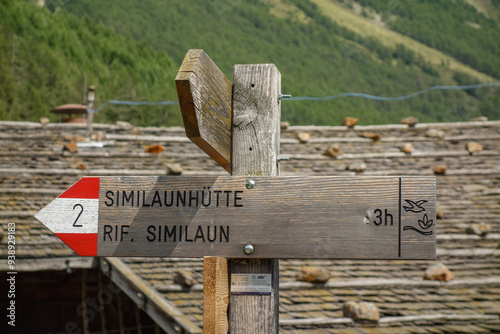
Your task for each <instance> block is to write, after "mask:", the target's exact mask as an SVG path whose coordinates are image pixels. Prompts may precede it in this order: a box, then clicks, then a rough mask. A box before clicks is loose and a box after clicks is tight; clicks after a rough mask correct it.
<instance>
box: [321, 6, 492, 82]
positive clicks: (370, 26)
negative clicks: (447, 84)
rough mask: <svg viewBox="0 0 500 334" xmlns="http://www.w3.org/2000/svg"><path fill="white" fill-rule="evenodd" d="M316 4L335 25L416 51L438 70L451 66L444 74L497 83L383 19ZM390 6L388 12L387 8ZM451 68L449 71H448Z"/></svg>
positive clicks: (342, 8) (385, 43) (487, 75)
mask: <svg viewBox="0 0 500 334" xmlns="http://www.w3.org/2000/svg"><path fill="white" fill-rule="evenodd" d="M312 1H313V2H314V3H316V4H317V5H318V7H319V8H320V9H321V11H322V13H323V14H324V15H325V16H328V17H329V18H331V19H332V20H333V21H334V22H336V23H338V24H340V25H342V26H344V27H346V28H347V29H349V30H352V31H354V32H356V33H358V34H360V35H361V36H367V37H374V38H377V39H378V40H380V41H381V42H382V43H383V44H384V45H386V46H388V47H396V46H397V45H398V44H402V45H404V46H405V47H406V48H407V49H408V50H412V51H414V52H415V53H416V54H419V55H421V56H422V57H423V58H424V59H425V60H426V61H428V62H429V63H430V64H432V65H434V66H436V67H437V66H439V65H441V64H443V63H445V64H447V66H446V68H444V69H443V70H442V71H443V72H451V73H453V72H456V71H459V72H463V73H465V74H468V75H469V76H470V77H471V78H474V79H476V80H479V81H480V82H490V81H496V79H495V78H493V77H491V76H490V75H491V74H485V73H482V72H480V71H478V70H476V69H475V68H472V67H471V66H469V65H466V64H464V63H462V62H460V61H458V60H457V59H455V58H453V57H451V56H450V55H447V54H446V53H443V52H442V51H440V50H438V49H436V48H432V47H429V46H428V45H426V44H423V43H421V42H419V41H417V40H415V39H413V38H411V37H409V36H406V35H403V34H401V33H399V32H397V31H394V30H391V29H390V28H389V27H387V25H386V24H383V22H381V21H380V20H377V21H375V20H374V19H369V18H368V17H364V16H362V15H357V14H356V13H355V11H354V10H349V9H347V8H345V7H343V6H342V5H341V4H339V3H337V2H335V1H332V0H312ZM387 7H388V6H387ZM387 7H385V8H384V9H387ZM356 9H357V11H362V10H363V8H361V7H357V8H356ZM394 11H395V9H393V12H394ZM375 14H376V12H373V13H371V16H372V17H373V18H374V17H375ZM378 17H379V18H380V17H381V16H380V15H379V16H378ZM381 23H382V24H381ZM448 69H449V71H447V70H448ZM448 74H449V73H448Z"/></svg>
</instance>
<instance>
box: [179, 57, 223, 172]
mask: <svg viewBox="0 0 500 334" xmlns="http://www.w3.org/2000/svg"><path fill="white" fill-rule="evenodd" d="M175 83H176V87H177V94H178V96H179V103H180V107H181V111H182V117H183V120H184V127H185V129H186V135H187V137H188V138H189V139H191V141H193V143H195V144H196V145H197V146H198V147H199V148H201V149H202V150H203V151H204V152H205V153H207V154H208V155H209V156H210V157H211V158H212V159H214V160H215V161H216V162H217V163H218V164H219V165H221V166H222V167H223V168H224V169H226V170H227V171H228V172H231V123H232V111H231V95H232V85H231V82H230V81H229V80H228V79H227V78H226V77H225V76H224V74H223V73H222V72H221V71H220V70H219V68H218V67H217V65H215V63H214V62H213V61H212V60H211V59H210V57H208V56H207V54H206V53H205V52H204V51H203V50H199V49H191V50H189V51H188V53H187V54H186V56H185V58H184V61H183V62H182V65H181V67H180V69H179V72H178V73H177V76H176V78H175Z"/></svg>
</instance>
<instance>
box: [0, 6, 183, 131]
mask: <svg viewBox="0 0 500 334" xmlns="http://www.w3.org/2000/svg"><path fill="white" fill-rule="evenodd" d="M176 71H177V69H176V67H175V66H173V63H172V60H171V59H170V58H169V57H168V56H167V54H166V53H165V52H164V51H156V50H154V49H153V48H152V47H150V46H148V45H147V44H146V43H139V42H136V41H135V40H133V39H131V38H127V37H124V36H121V35H117V34H116V33H115V32H114V31H113V30H112V29H111V28H108V27H105V26H104V25H102V24H97V23H96V22H95V21H93V20H91V19H89V18H88V17H84V18H82V19H79V18H77V17H76V16H74V15H71V14H68V13H66V12H63V11H61V12H58V13H51V12H50V11H48V10H47V9H44V8H39V7H37V6H35V5H33V4H30V3H28V2H24V1H14V0H5V1H1V2H0V119H2V120H32V121H38V119H39V118H40V117H41V116H50V117H51V118H52V119H53V120H56V119H57V117H55V116H54V115H51V114H50V113H49V111H50V110H51V109H52V108H53V107H55V106H57V105H61V104H65V103H82V102H83V96H84V94H85V91H86V88H87V86H88V85H95V86H96V89H97V105H99V104H100V103H102V102H104V101H106V100H107V99H125V100H165V99H176V98H177V95H176V92H175V88H174V85H173V83H172V80H173V78H174V76H175V73H176ZM139 108H140V109H138V108H131V107H126V106H117V107H113V106H111V107H108V108H106V113H102V114H98V115H97V117H96V118H97V121H108V122H111V121H114V120H117V119H123V120H129V121H132V122H134V123H135V124H142V125H147V124H151V123H153V122H155V123H163V124H169V123H170V124H179V123H180V122H181V118H180V116H179V113H178V112H177V108H176V107H146V108H145V107H139Z"/></svg>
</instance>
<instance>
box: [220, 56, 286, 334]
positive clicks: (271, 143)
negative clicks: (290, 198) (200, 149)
mask: <svg viewBox="0 0 500 334" xmlns="http://www.w3.org/2000/svg"><path fill="white" fill-rule="evenodd" d="M280 90H281V74H280V72H279V71H278V69H277V68H276V66H275V65H273V64H257V65H235V66H234V69H233V130H232V133H233V134H232V150H231V171H232V175H239V176H277V175H278V174H279V169H278V161H277V158H278V155H279V137H280V116H281V115H280V107H281V106H280V100H279V97H278V96H279V93H280ZM243 246H244V245H242V247H243ZM258 251H259V250H258V249H255V253H257V252H258ZM244 256H245V253H244V252H243V249H242V257H244ZM236 273H242V274H250V273H255V274H271V275H272V281H271V294H270V295H251V294H242V295H240V294H238V295H231V298H230V302H229V308H230V309H229V331H230V333H278V331H279V262H278V260H277V259H267V260H264V259H245V258H241V259H230V261H229V274H230V277H229V280H230V282H231V275H232V274H236Z"/></svg>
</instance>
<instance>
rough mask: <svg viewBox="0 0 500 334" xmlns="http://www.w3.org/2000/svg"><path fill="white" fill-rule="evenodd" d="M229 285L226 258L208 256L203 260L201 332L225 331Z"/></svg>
mask: <svg viewBox="0 0 500 334" xmlns="http://www.w3.org/2000/svg"><path fill="white" fill-rule="evenodd" d="M228 305H229V285H228V267H227V259H225V258H223V257H216V256H208V257H205V258H204V261H203V333H206V334H212V333H217V334H221V333H224V334H225V333H227V331H228V327H229V324H228V319H227V308H228Z"/></svg>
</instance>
